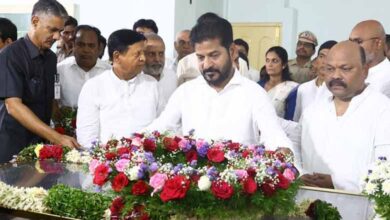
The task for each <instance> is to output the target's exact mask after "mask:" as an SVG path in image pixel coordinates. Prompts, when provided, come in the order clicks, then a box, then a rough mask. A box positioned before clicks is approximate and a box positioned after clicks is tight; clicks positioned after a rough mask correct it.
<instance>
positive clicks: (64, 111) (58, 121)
mask: <svg viewBox="0 0 390 220" xmlns="http://www.w3.org/2000/svg"><path fill="white" fill-rule="evenodd" d="M76 116H77V109H76V108H70V107H61V108H60V109H59V110H58V111H57V112H56V113H55V114H54V116H53V122H54V129H55V130H56V131H57V132H58V133H60V134H66V135H69V136H73V137H74V136H76V132H75V130H76Z"/></svg>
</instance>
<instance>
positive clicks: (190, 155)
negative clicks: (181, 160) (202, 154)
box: [186, 149, 198, 163]
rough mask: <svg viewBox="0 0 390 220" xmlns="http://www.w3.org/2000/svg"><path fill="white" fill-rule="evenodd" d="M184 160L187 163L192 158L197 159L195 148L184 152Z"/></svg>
mask: <svg viewBox="0 0 390 220" xmlns="http://www.w3.org/2000/svg"><path fill="white" fill-rule="evenodd" d="M186 160H187V162H188V163H191V162H192V161H193V160H198V153H197V152H196V150H194V149H192V150H190V151H188V152H187V153H186Z"/></svg>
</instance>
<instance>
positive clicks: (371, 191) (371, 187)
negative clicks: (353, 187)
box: [365, 182, 377, 195]
mask: <svg viewBox="0 0 390 220" xmlns="http://www.w3.org/2000/svg"><path fill="white" fill-rule="evenodd" d="M365 190H366V192H367V193H368V194H370V195H373V194H374V193H375V192H376V191H377V186H376V185H375V184H373V183H371V182H369V183H367V185H366V187H365Z"/></svg>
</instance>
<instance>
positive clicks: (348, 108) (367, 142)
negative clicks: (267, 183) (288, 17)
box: [301, 41, 390, 192]
mask: <svg viewBox="0 0 390 220" xmlns="http://www.w3.org/2000/svg"><path fill="white" fill-rule="evenodd" d="M325 71H326V79H325V81H326V85H327V87H328V88H329V90H330V91H331V93H332V94H331V95H330V96H329V97H327V98H326V99H318V100H317V101H316V102H315V103H314V104H313V105H311V106H309V107H308V108H307V109H306V111H305V112H304V113H303V115H302V120H301V125H302V139H301V140H302V145H301V152H302V153H301V159H302V168H303V171H302V172H303V173H306V174H305V175H303V176H302V177H301V179H302V180H303V182H304V183H305V184H306V185H309V186H317V187H325V188H336V189H342V190H348V191H353V192H361V188H360V187H361V184H360V183H361V178H362V177H363V176H364V175H365V174H366V172H367V170H368V165H369V164H370V163H371V162H373V161H374V160H375V159H376V158H378V157H379V156H385V157H389V156H390V135H389V134H388V133H389V130H390V100H389V99H388V98H387V97H386V96H384V95H383V94H381V93H379V92H377V91H375V90H374V89H373V88H372V87H371V86H369V85H368V86H367V84H366V83H365V79H366V77H367V72H368V63H366V56H365V54H364V50H363V48H362V47H360V46H359V45H358V44H356V43H353V42H350V41H344V42H341V43H338V44H336V45H335V46H333V47H332V49H330V51H329V53H328V55H327V61H326V66H325Z"/></svg>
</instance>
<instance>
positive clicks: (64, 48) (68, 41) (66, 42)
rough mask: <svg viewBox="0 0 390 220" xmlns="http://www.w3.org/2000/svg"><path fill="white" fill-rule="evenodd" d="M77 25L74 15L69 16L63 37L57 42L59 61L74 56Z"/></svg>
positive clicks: (62, 33)
mask: <svg viewBox="0 0 390 220" xmlns="http://www.w3.org/2000/svg"><path fill="white" fill-rule="evenodd" d="M77 25H78V22H77V20H76V19H75V18H74V17H72V16H68V19H67V20H66V21H65V27H64V30H63V31H61V38H60V40H59V41H58V43H57V52H56V54H57V62H58V63H59V62H61V61H63V60H64V59H65V58H67V57H70V56H73V46H74V35H75V29H76V27H77Z"/></svg>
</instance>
